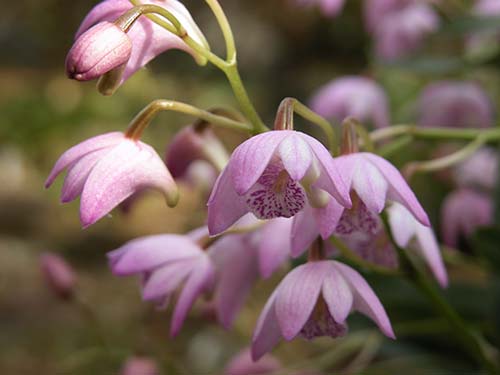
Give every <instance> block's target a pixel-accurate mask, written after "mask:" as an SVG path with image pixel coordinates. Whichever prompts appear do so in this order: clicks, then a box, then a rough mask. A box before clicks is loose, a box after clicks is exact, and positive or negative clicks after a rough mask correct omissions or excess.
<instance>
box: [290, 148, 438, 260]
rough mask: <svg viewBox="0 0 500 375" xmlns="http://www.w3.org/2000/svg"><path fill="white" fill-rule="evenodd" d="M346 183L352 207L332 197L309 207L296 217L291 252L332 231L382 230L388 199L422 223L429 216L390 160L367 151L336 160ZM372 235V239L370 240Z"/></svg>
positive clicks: (373, 231) (303, 248) (374, 232)
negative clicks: (319, 204)
mask: <svg viewBox="0 0 500 375" xmlns="http://www.w3.org/2000/svg"><path fill="white" fill-rule="evenodd" d="M334 164H335V167H336V169H337V170H338V171H340V173H341V175H342V176H343V178H344V181H345V182H346V184H347V188H348V191H349V192H350V193H351V194H352V193H354V194H355V197H356V199H353V206H352V208H350V209H347V208H345V207H343V206H341V205H340V204H338V202H336V201H335V200H333V199H330V201H329V203H328V205H326V206H324V207H318V208H315V207H308V208H307V209H305V210H303V211H302V212H300V213H299V214H298V215H297V216H296V217H295V219H294V224H293V228H292V255H293V256H298V255H300V254H302V253H303V252H304V251H305V250H306V249H307V247H308V246H309V245H310V244H311V243H312V242H313V241H314V239H315V238H316V237H317V236H318V235H321V237H323V239H327V238H328V237H330V236H331V235H332V234H333V233H335V232H337V234H341V235H345V236H347V235H349V236H350V235H352V234H353V233H356V232H357V233H359V232H366V233H370V234H371V235H377V234H378V233H379V229H380V225H379V222H378V220H379V219H378V214H379V213H380V212H382V210H383V209H384V208H385V206H386V204H387V202H389V201H392V202H399V203H401V204H402V205H403V206H405V207H406V208H407V209H408V210H409V211H410V212H411V214H412V215H413V216H414V217H415V218H416V219H417V220H418V221H419V222H420V223H422V224H423V225H426V226H429V225H430V222H429V218H428V217H427V214H426V213H425V211H424V209H423V208H422V206H421V205H420V203H419V202H418V200H417V198H416V196H415V194H414V193H413V191H412V190H411V189H410V187H409V186H408V184H407V183H406V181H405V180H404V178H403V176H402V175H401V173H399V171H398V170H397V169H396V167H394V166H393V165H392V164H391V163H389V162H388V161H387V160H385V159H383V158H382V157H380V156H377V155H375V154H371V153H367V152H357V153H352V154H347V155H343V156H340V157H338V158H336V159H335V160H334ZM372 240H373V237H370V238H369V242H370V241H372Z"/></svg>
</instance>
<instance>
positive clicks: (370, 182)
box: [353, 154, 389, 213]
mask: <svg viewBox="0 0 500 375" xmlns="http://www.w3.org/2000/svg"><path fill="white" fill-rule="evenodd" d="M354 155H356V154H354ZM356 167H357V168H356V170H355V171H354V176H353V188H354V190H355V191H356V193H357V194H358V196H359V197H360V198H361V200H362V201H363V203H364V204H365V205H366V207H367V208H368V209H369V210H370V211H372V212H376V213H380V212H382V210H383V209H384V207H385V202H386V194H387V190H388V188H389V184H388V183H387V181H386V179H385V178H384V176H382V174H381V173H380V172H379V171H378V169H377V168H376V167H374V166H373V165H372V164H371V163H367V162H364V160H359V161H358V163H357V164H356Z"/></svg>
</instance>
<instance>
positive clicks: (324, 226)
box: [313, 198, 345, 240]
mask: <svg viewBox="0 0 500 375" xmlns="http://www.w3.org/2000/svg"><path fill="white" fill-rule="evenodd" d="M344 209H345V208H344V206H342V205H340V204H339V203H338V202H337V201H336V200H335V199H333V198H330V201H329V202H328V204H327V205H326V207H323V208H313V215H314V217H315V218H316V223H317V225H318V229H319V233H320V235H321V237H322V238H323V239H324V240H326V239H327V238H328V237H330V236H331V235H332V233H333V231H334V230H335V228H337V225H338V223H339V221H340V218H341V216H342V213H343V212H344Z"/></svg>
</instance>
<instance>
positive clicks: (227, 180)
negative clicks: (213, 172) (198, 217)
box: [207, 166, 249, 235]
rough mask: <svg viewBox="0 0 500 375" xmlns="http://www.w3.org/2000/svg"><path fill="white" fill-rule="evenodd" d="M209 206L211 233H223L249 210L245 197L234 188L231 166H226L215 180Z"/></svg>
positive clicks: (209, 228)
mask: <svg viewBox="0 0 500 375" xmlns="http://www.w3.org/2000/svg"><path fill="white" fill-rule="evenodd" d="M207 206H208V230H209V232H210V234H211V235H217V234H219V233H222V232H223V231H225V230H226V229H227V228H229V227H230V226H231V225H232V224H233V223H234V222H235V221H236V220H238V219H239V218H240V217H242V216H243V215H244V214H246V213H247V212H248V211H249V210H248V207H247V205H246V204H245V201H244V198H243V197H241V196H239V195H238V194H237V193H236V191H235V190H234V187H233V183H232V181H231V173H230V169H229V166H227V167H226V168H224V170H223V171H222V173H221V175H220V176H219V178H218V179H217V181H216V182H215V186H214V189H213V190H212V194H211V195H210V198H209V199H208V204H207Z"/></svg>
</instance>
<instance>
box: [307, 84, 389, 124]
mask: <svg viewBox="0 0 500 375" xmlns="http://www.w3.org/2000/svg"><path fill="white" fill-rule="evenodd" d="M311 108H312V110H313V111H315V112H316V113H318V114H319V115H321V116H323V117H325V118H329V119H330V118H333V119H335V120H336V121H338V122H339V123H340V122H341V121H343V120H344V119H345V118H347V117H354V118H356V119H358V120H359V121H361V122H363V123H368V124H373V125H374V126H375V127H377V128H383V127H386V126H388V125H389V106H388V102H387V96H386V95H385V92H384V90H383V89H382V87H380V86H379V85H378V84H377V83H376V82H375V81H373V80H371V79H369V78H365V77H358V76H346V77H341V78H337V79H335V80H333V81H331V82H329V83H327V84H326V85H324V86H322V87H320V88H319V89H318V90H317V91H316V93H315V94H314V95H313V97H312V99H311Z"/></svg>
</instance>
